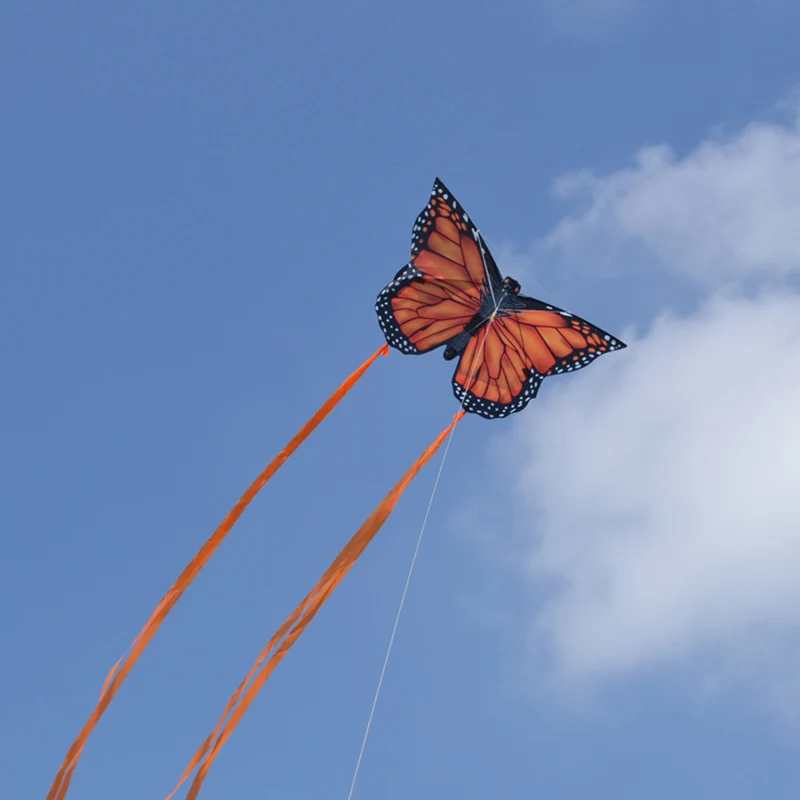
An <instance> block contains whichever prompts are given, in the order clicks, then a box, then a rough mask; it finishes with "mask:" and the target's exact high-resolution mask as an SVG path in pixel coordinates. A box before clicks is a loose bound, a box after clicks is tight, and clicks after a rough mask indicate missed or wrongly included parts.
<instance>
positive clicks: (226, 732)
mask: <svg viewBox="0 0 800 800" xmlns="http://www.w3.org/2000/svg"><path fill="white" fill-rule="evenodd" d="M464 413H465V412H464V411H459V412H458V414H456V416H455V418H454V420H453V422H452V423H451V424H450V425H448V426H447V428H445V429H444V430H443V431H442V432H441V433H440V434H439V436H438V437H437V438H436V440H435V441H434V442H433V444H431V446H430V447H429V448H428V449H427V450H426V451H425V452H424V453H423V454H422V455H421V456H420V457H419V458H418V459H417V461H416V462H415V463H414V465H413V466H412V467H411V469H409V470H408V472H406V474H405V475H404V476H403V477H402V478H401V479H400V481H399V482H398V483H397V484H396V485H395V487H394V488H393V489H392V490H391V491H390V492H389V494H387V495H386V497H384V499H383V500H382V501H381V502H380V504H379V505H378V507H377V508H376V509H375V510H374V511H373V512H372V514H370V516H369V517H368V518H367V520H366V521H365V522H364V524H363V525H362V526H361V527H360V528H359V529H358V531H356V533H355V534H354V535H353V538H352V539H350V541H349V542H348V543H347V544H346V545H345V546H344V548H343V549H342V551H341V552H340V553H339V555H338V556H337V557H336V558H335V559H334V561H333V563H332V564H331V565H330V567H328V569H327V571H326V572H325V574H324V575H323V576H322V577H321V578H320V579H319V581H318V582H317V585H316V586H315V587H314V588H313V589H312V590H311V591H310V592H309V594H308V595H307V596H306V598H305V599H304V600H303V602H302V603H300V605H299V606H297V608H296V609H295V610H294V611H293V612H292V613H291V615H290V616H289V617H288V619H287V620H286V621H285V622H284V623H283V625H281V627H280V628H279V629H278V630H277V631H276V632H275V634H274V635H273V636H272V638H271V639H270V640H269V641H268V642H267V644H266V647H264V649H263V650H262V651H261V654H260V655H259V656H258V658H257V659H256V662H255V664H253V666H252V668H251V669H250V672H249V673H248V674H247V677H246V678H245V679H244V680H243V681H242V682H241V683H240V684H239V687H238V688H237V689H236V691H235V692H234V693H233V695H232V696H231V699H230V700H229V701H228V704H227V706H226V707H225V710H224V712H223V714H222V716H221V717H220V720H219V722H218V723H217V726H216V727H215V728H214V730H213V732H212V733H211V735H210V736H209V737H208V738H207V739H206V740H205V741H204V742H203V744H202V745H201V746H200V748H199V749H198V750H197V752H196V753H195V754H194V757H193V758H192V760H191V761H190V762H189V766H188V767H187V768H186V770H185V771H184V773H183V775H182V776H181V779H180V781H179V782H178V784H177V785H176V786H175V788H174V789H173V790H172V791H171V792H170V793H169V795H167V798H166V800H172V797H173V796H174V795H175V793H176V792H177V791H178V789H179V788H180V787H181V785H182V784H183V783H184V782H185V781H186V780H187V779H188V777H189V776H190V775H191V774H192V772H193V771H194V769H195V768H196V767H197V766H198V765H200V768H199V769H198V771H197V774H196V775H195V778H194V781H193V782H192V785H191V787H190V788H189V792H188V794H187V795H186V800H195V798H196V797H197V795H198V793H199V792H200V789H201V787H202V785H203V782H204V781H205V778H206V775H207V774H208V770H209V769H210V768H211V765H212V764H213V763H214V759H216V757H217V756H218V755H219V752H220V750H221V749H222V747H223V746H224V745H225V742H226V741H227V740H228V738H229V737H230V735H231V733H233V731H234V729H235V728H236V726H237V725H238V724H239V722H240V721H241V719H242V717H243V716H244V715H245V713H246V712H247V709H248V708H249V707H250V705H251V703H252V702H253V700H254V699H255V698H256V695H257V694H258V693H259V692H260V691H261V689H262V688H263V686H264V684H265V683H266V682H267V679H268V678H269V676H270V675H271V674H272V673H273V671H274V670H275V668H276V667H277V666H278V664H279V663H280V662H281V660H282V659H283V657H284V656H285V655H286V653H288V652H289V650H290V649H291V647H292V645H293V644H294V643H295V642H296V641H297V640H298V639H299V638H300V636H301V634H302V633H303V631H305V629H306V628H307V627H308V625H309V623H310V622H311V620H312V619H314V617H315V616H316V614H317V612H318V611H319V610H320V608H322V606H323V605H324V604H325V602H326V601H327V599H328V598H329V597H330V595H331V594H332V593H333V591H334V589H336V587H337V586H338V585H339V584H340V583H341V582H342V579H343V578H344V576H345V575H346V574H347V573H348V572H349V571H350V569H351V567H352V566H353V565H354V564H355V563H356V561H357V560H358V558H359V557H360V556H361V554H362V553H363V552H364V550H366V548H367V545H369V543H370V542H371V541H372V540H373V539H374V538H375V535H376V534H377V533H378V531H379V530H380V529H381V527H382V526H383V524H384V522H386V520H387V519H388V518H389V515H390V514H391V513H392V511H394V508H395V506H396V505H397V502H398V500H399V499H400V497H401V495H402V494H403V492H404V491H405V490H406V489H407V488H408V486H409V484H410V483H411V481H413V480H414V478H415V477H416V476H417V474H418V473H419V472H420V470H422V468H423V467H424V466H425V465H426V464H427V463H428V462H429V461H430V460H431V458H433V456H434V455H435V453H436V451H437V450H438V449H439V448H440V447H441V446H442V444H443V443H444V441H445V439H446V438H447V437H448V435H449V434H450V433H452V431H453V429H454V428H455V426H456V425H457V424H458V423H459V422H460V421H461V419H462V417H463V416H464ZM284 637H285V638H284ZM281 640H283V641H281ZM273 650H274V652H272V651H273ZM270 653H272V654H271V655H270ZM265 662H266V663H265ZM256 673H257V674H256ZM248 684H250V685H249V686H248ZM229 714H230V717H229V718H228V715H229ZM226 718H227V721H226Z"/></svg>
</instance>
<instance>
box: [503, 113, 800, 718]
mask: <svg viewBox="0 0 800 800" xmlns="http://www.w3.org/2000/svg"><path fill="white" fill-rule="evenodd" d="M561 188H562V189H565V188H566V190H568V192H567V193H568V194H575V193H577V194H578V195H579V196H583V197H584V199H585V200H588V206H587V207H586V208H585V209H584V210H583V211H582V212H581V213H580V214H579V215H577V216H576V217H575V218H573V219H571V220H568V221H566V222H564V223H562V224H561V225H559V226H558V228H557V229H556V231H555V233H554V234H553V236H552V237H550V240H549V246H550V247H558V248H566V249H567V251H568V252H570V253H571V257H573V258H575V257H578V258H579V257H580V256H581V255H582V253H583V252H586V253H587V254H591V258H592V261H594V259H595V256H596V253H597V250H598V249H599V248H600V247H601V246H605V247H608V248H618V247H619V246H620V245H621V244H622V243H624V242H627V241H630V240H635V241H636V242H637V244H638V245H639V247H640V249H641V252H642V253H643V254H646V253H648V252H649V253H651V254H655V255H656V256H657V257H658V259H659V260H660V261H661V263H662V264H663V265H664V266H665V268H667V269H669V270H672V271H675V272H679V273H688V274H690V275H692V276H693V277H695V278H697V279H698V280H699V281H701V282H702V285H703V286H704V287H705V288H706V289H711V291H710V292H706V293H705V296H706V299H705V300H702V301H701V304H702V310H701V311H699V312H698V313H696V314H695V315H693V316H685V317H677V316H674V315H669V314H665V315H664V316H662V317H661V318H660V319H658V320H657V321H656V322H655V323H654V324H653V326H652V328H651V330H650V331H649V332H648V333H647V334H646V335H644V336H643V337H641V338H638V339H634V338H631V337H626V335H625V333H626V332H625V331H619V333H620V335H622V338H623V339H625V340H626V341H628V344H629V348H628V349H627V350H625V351H623V352H622V353H616V354H612V355H609V356H605V357H604V358H603V359H601V361H600V363H598V364H597V365H594V366H592V367H590V368H589V369H587V370H584V371H582V372H581V373H578V374H576V375H573V376H570V377H569V380H567V379H561V378H553V379H550V380H548V381H547V383H546V385H545V387H544V389H545V390H543V391H542V393H541V395H540V400H539V401H537V408H536V409H535V413H527V414H525V415H521V416H520V417H519V418H518V420H517V421H516V423H515V426H514V429H513V431H512V434H513V439H514V448H515V450H516V451H517V452H519V451H520V450H522V451H523V458H522V464H523V467H522V471H521V473H520V478H519V482H518V485H517V486H516V493H515V495H516V502H517V504H518V512H519V515H518V518H519V520H520V521H521V525H523V526H524V527H526V528H527V537H528V539H527V540H528V555H527V556H526V559H527V564H528V565H529V568H530V571H531V575H532V580H531V586H532V587H533V588H534V590H535V591H536V595H537V596H536V599H535V603H534V605H533V615H534V619H533V621H532V624H531V628H532V630H533V633H534V636H535V642H536V645H537V648H539V649H541V648H542V646H543V645H546V647H547V652H548V653H549V657H550V661H551V662H552V667H553V677H554V678H555V679H556V680H558V681H560V682H562V683H563V684H565V685H567V686H570V687H572V688H576V687H577V686H587V687H589V686H592V685H596V684H598V683H601V682H603V681H606V680H608V679H613V678H621V677H625V676H629V675H633V674H640V673H643V672H645V671H651V670H657V669H664V668H665V667H679V668H681V669H686V668H689V669H691V668H692V667H695V668H698V665H700V664H702V665H703V666H704V668H706V669H708V668H709V667H713V670H712V673H711V674H713V676H714V679H715V680H717V681H718V682H719V683H722V684H727V683H729V682H731V681H735V682H737V683H739V684H740V685H747V686H749V687H750V688H751V690H753V695H754V696H758V697H761V698H762V700H763V699H765V698H766V699H767V700H768V701H769V702H770V703H774V704H776V705H777V706H781V707H782V710H783V711H784V713H788V714H789V715H795V716H796V717H797V718H800V357H799V356H798V354H800V294H796V293H793V292H792V291H790V290H788V289H786V288H779V285H780V279H782V278H784V277H786V276H788V275H790V274H792V273H795V272H800V129H797V128H782V127H779V126H775V125H752V126H750V127H748V128H747V129H746V130H745V131H744V132H743V133H741V135H739V136H737V137H735V138H733V139H729V140H728V141H724V142H723V141H716V140H715V141H711V142H707V143H705V144H703V145H701V146H700V147H698V148H697V149H696V150H695V151H694V152H693V153H691V154H690V155H688V156H687V157H686V158H684V159H682V160H679V159H676V158H675V157H674V156H673V155H671V154H670V153H669V151H668V150H667V149H666V148H654V149H649V150H645V151H642V152H641V153H640V154H639V156H638V158H637V166H636V167H635V168H633V169H630V170H626V171H623V172H619V173H616V174H614V175H611V176H609V177H606V178H596V177H594V176H591V175H588V174H586V173H584V174H582V175H581V176H579V177H577V178H576V177H574V176H573V177H572V178H570V180H568V181H564V182H562V184H561ZM592 261H590V262H589V263H592ZM764 278H768V279H770V280H764ZM752 279H756V280H757V281H758V282H760V283H761V284H762V288H761V290H760V291H759V292H755V293H754V292H753V291H752V289H753V286H752V285H750V287H749V291H750V294H751V295H752V296H750V297H747V296H745V295H744V293H742V292H740V291H737V290H735V289H734V290H733V291H731V289H730V287H729V286H728V284H730V283H731V282H732V281H734V280H738V281H741V282H744V281H750V282H752ZM767 285H769V288H766V289H765V288H764V287H765V286H767ZM530 520H534V523H533V524H531V523H530V522H529V521H530ZM543 587H544V589H545V592H544V595H545V596H544V598H542V590H543ZM706 674H709V672H706Z"/></svg>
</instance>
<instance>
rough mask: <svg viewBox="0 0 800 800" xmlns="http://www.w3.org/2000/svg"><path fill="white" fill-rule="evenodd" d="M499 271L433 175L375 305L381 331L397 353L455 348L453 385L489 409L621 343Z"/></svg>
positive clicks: (514, 403) (498, 411) (471, 407)
mask: <svg viewBox="0 0 800 800" xmlns="http://www.w3.org/2000/svg"><path fill="white" fill-rule="evenodd" d="M519 291H520V285H519V284H518V283H517V282H516V281H515V280H514V279H513V278H503V277H501V275H500V270H499V269H498V268H497V264H496V263H495V260H494V258H492V254H491V253H490V252H489V248H488V247H487V246H486V243H485V242H484V241H483V237H482V236H481V235H480V233H479V231H478V229H477V228H476V227H475V225H474V224H473V222H472V221H471V220H470V218H469V217H468V216H467V214H466V212H465V211H464V209H463V208H462V207H461V206H459V204H458V202H457V201H456V199H455V197H453V194H452V192H450V191H449V190H448V189H447V187H446V186H445V185H444V184H443V183H442V182H441V181H440V180H439V179H438V178H437V179H436V181H435V183H434V184H433V191H432V192H431V200H430V202H429V203H428V205H427V206H426V207H425V208H424V209H423V211H422V212H421V213H420V215H419V216H418V217H417V221H416V224H415V225H414V232H413V235H412V238H411V261H409V263H408V264H407V265H406V266H405V267H403V269H401V270H400V271H399V272H398V273H397V275H395V277H394V280H393V281H392V282H391V283H390V284H389V285H388V286H387V287H386V288H385V289H384V290H383V291H382V292H381V293H380V295H379V296H378V302H377V304H376V306H375V308H376V310H377V312H378V321H379V322H380V326H381V328H382V329H383V333H384V335H385V336H386V341H387V342H388V343H389V344H390V345H391V346H392V347H396V348H397V349H398V350H400V351H401V352H403V353H412V354H414V355H418V354H422V353H428V352H430V351H431V350H435V349H436V348H438V347H442V346H444V348H445V350H444V357H445V360H447V361H451V360H453V359H455V358H458V366H457V367H456V371H455V374H454V375H453V391H454V392H455V395H456V397H457V398H458V400H459V401H460V402H461V405H462V408H463V409H464V410H465V411H471V412H474V413H476V414H480V416H482V417H485V418H487V419H494V418H497V417H506V416H508V415H509V414H512V413H514V412H515V411H521V410H522V409H523V408H525V406H526V405H528V403H529V402H530V401H531V400H532V399H533V398H534V397H536V393H537V392H538V391H539V386H540V385H541V383H542V380H543V379H544V378H546V377H547V376H548V375H557V374H559V373H561V372H571V371H573V370H576V369H580V368H581V367H585V366H587V365H588V364H590V363H591V362H592V361H594V359H595V358H597V356H599V355H602V354H603V353H608V352H610V351H611V350H619V349H621V348H623V347H625V345H624V344H623V343H622V342H620V341H619V340H618V339H615V338H614V337H613V336H610V335H609V334H607V333H606V332H605V331H603V330H600V328H597V327H595V326H594V325H592V324H591V323H590V322H586V320H583V319H581V318H580V317H576V316H575V315H574V314H570V313H569V312H568V311H564V310H562V309H560V308H556V307H555V306H551V305H549V304H547V303H543V302H542V301H541V300H534V299H533V298H532V297H525V296H524V295H521V294H520V293H519Z"/></svg>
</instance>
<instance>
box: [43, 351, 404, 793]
mask: <svg viewBox="0 0 800 800" xmlns="http://www.w3.org/2000/svg"><path fill="white" fill-rule="evenodd" d="M388 355H389V345H384V346H383V347H381V348H380V349H379V350H377V351H376V352H375V353H374V354H373V355H372V356H370V357H369V358H368V359H367V360H366V361H365V362H364V363H363V364H362V365H361V366H360V367H359V368H358V369H357V370H356V371H355V372H354V373H353V374H352V375H350V377H348V378H347V380H345V381H344V383H342V385H341V386H339V388H338V389H337V390H336V391H335V392H334V393H333V394H332V395H331V396H330V397H329V398H328V400H327V401H326V402H325V403H323V405H322V406H321V407H320V409H319V411H317V413H316V414H314V416H313V417H311V419H310V420H309V421H308V422H307V423H306V424H305V425H304V426H303V427H302V428H301V429H300V431H299V432H298V433H297V434H296V435H295V437H294V438H293V439H292V440H291V441H290V442H289V444H287V445H286V447H284V448H283V450H281V452H280V453H278V455H277V456H276V457H275V458H274V459H273V460H272V462H271V463H270V464H269V465H268V466H267V467H266V469H264V471H263V472H262V473H261V474H260V475H259V476H258V477H257V478H256V479H255V480H254V481H253V483H252V484H251V485H250V488H249V489H248V490H247V491H246V492H245V493H244V494H243V495H242V496H241V498H239V501H238V502H237V503H236V505H235V506H234V507H233V508H232V509H231V510H230V511H229V512H228V515H227V516H226V517H225V519H223V520H222V522H221V523H220V525H219V527H218V528H217V529H216V530H215V531H214V533H213V534H212V535H211V536H210V537H209V539H208V540H207V541H206V543H205V544H204V545H203V546H202V547H201V548H200V550H199V551H198V552H197V554H196V555H195V557H194V558H193V559H192V560H191V561H190V562H189V564H188V565H187V566H186V568H185V569H184V570H183V572H182V573H181V574H180V576H179V577H178V579H177V580H176V581H175V583H173V584H172V586H171V587H170V589H169V591H168V592H167V593H166V594H165V595H164V597H163V598H162V599H161V602H160V603H159V604H158V606H157V607H156V609H155V611H153V613H152V614H151V616H150V619H148V620H147V622H146V624H145V626H144V627H143V628H142V630H141V631H140V632H139V634H138V636H137V637H136V638H135V639H134V640H133V642H132V643H131V645H130V647H129V648H128V650H127V652H126V653H125V654H124V655H123V656H122V658H121V659H120V660H119V661H117V663H116V664H114V666H113V667H112V668H111V672H109V674H108V677H107V678H106V680H105V682H104V683H103V688H102V690H101V692H100V699H99V700H98V702H97V705H96V706H95V709H94V711H93V712H92V715H91V716H90V717H89V719H88V720H87V721H86V724H85V725H84V726H83V729H82V730H81V732H80V734H79V735H78V737H77V739H75V741H74V742H73V744H72V747H70V749H69V751H68V752H67V755H66V756H65V757H64V761H63V762H62V764H61V768H60V769H59V771H58V774H57V775H56V778H55V780H54V781H53V785H52V786H51V787H50V791H49V792H48V794H47V800H64V798H65V797H66V795H67V791H68V789H69V785H70V782H71V781H72V775H73V773H74V771H75V767H76V766H77V764H78V760H79V759H80V756H81V753H82V752H83V748H84V747H85V746H86V741H87V740H88V738H89V736H90V735H91V733H92V731H93V730H94V728H95V726H96V725H97V723H98V722H99V720H100V718H101V717H102V716H103V714H104V713H105V710H106V709H107V708H108V706H109V704H110V703H111V701H112V700H113V698H114V695H116V693H117V691H118V690H119V687H120V686H121V685H122V684H123V682H124V681H125V678H127V677H128V674H129V673H130V671H131V670H132V669H133V666H134V664H135V663H136V662H137V661H138V660H139V657H140V656H141V655H142V653H143V652H144V651H145V649H146V648H147V645H148V644H149V643H150V640H151V639H152V638H153V636H155V634H156V631H157V630H158V629H159V627H161V623H162V622H163V621H164V620H165V619H166V617H167V615H168V614H169V612H170V611H172V609H173V608H174V607H175V604H176V603H177V602H178V600H180V598H181V596H182V595H183V593H184V592H185V591H186V589H187V588H188V587H189V584H191V582H192V581H193V580H194V579H195V578H196V577H197V575H198V573H199V572H200V570H201V569H203V567H204V566H205V565H206V564H207V563H208V561H209V560H210V558H211V556H213V555H214V553H215V552H216V550H217V548H218V547H219V546H220V545H221V544H222V542H223V541H224V539H225V537H226V536H227V535H228V534H229V533H230V531H231V528H233V526H234V525H235V524H236V522H237V521H238V519H239V517H241V516H242V513H243V512H244V510H245V509H246V508H247V506H248V505H250V503H251V501H252V500H253V498H254V497H255V496H256V495H257V494H258V492H259V491H260V490H261V489H262V488H263V487H264V484H266V482H267V481H268V480H269V479H270V478H271V477H272V476H273V475H274V474H275V473H276V472H277V471H278V470H279V469H280V468H281V467H282V466H283V464H284V463H285V462H286V460H287V459H288V458H289V456H291V455H292V453H294V451H295V450H297V448H298V447H299V446H300V445H301V444H302V443H303V442H304V441H305V440H306V439H307V438H308V436H309V435H310V434H311V433H312V432H313V431H314V429H315V428H316V427H317V426H318V425H319V424H320V423H321V422H322V420H324V419H325V417H327V416H328V414H330V412H331V411H332V410H333V409H334V407H335V406H336V405H337V404H338V403H339V401H340V400H342V398H343V397H344V396H345V395H346V394H347V393H348V392H349V391H350V390H351V389H352V388H353V386H355V384H356V383H357V382H358V381H359V379H360V378H361V377H362V376H363V375H364V373H365V372H366V371H367V370H368V369H369V368H370V367H371V366H372V364H373V362H374V361H375V360H376V359H377V358H378V357H379V356H388Z"/></svg>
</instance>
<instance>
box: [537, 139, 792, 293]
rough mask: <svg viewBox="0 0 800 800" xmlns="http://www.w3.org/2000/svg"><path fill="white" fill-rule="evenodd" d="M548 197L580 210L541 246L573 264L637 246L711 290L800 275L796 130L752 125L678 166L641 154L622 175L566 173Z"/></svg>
mask: <svg viewBox="0 0 800 800" xmlns="http://www.w3.org/2000/svg"><path fill="white" fill-rule="evenodd" d="M556 191H557V193H558V194H559V195H560V196H562V197H564V198H569V199H574V200H578V201H580V202H582V203H583V205H584V206H585V208H584V210H583V211H582V212H581V213H579V214H577V215H576V216H574V217H573V218H571V219H567V220H565V221H564V222H562V223H561V224H560V225H559V226H558V227H557V229H556V230H555V231H554V232H553V234H552V235H551V236H550V237H549V239H548V242H547V243H548V245H549V246H550V247H557V248H560V249H563V250H566V251H567V252H568V253H570V254H571V255H572V256H573V257H576V256H577V257H580V256H581V255H582V254H583V253H585V254H587V255H588V254H589V253H592V254H593V256H594V257H595V258H597V253H598V251H605V252H606V253H608V252H611V251H613V252H619V250H620V247H621V246H622V245H625V244H633V245H639V246H641V247H643V248H644V249H645V250H649V251H651V252H652V253H653V254H655V255H656V256H657V258H658V259H659V260H660V262H661V264H662V265H663V266H664V267H666V268H667V269H669V270H671V271H674V272H679V273H684V274H686V275H689V276H691V277H692V278H694V279H696V280H697V281H699V282H701V283H704V284H715V285H716V284H719V283H722V282H726V281H731V282H736V281H739V280H741V279H742V278H743V277H744V276H746V275H753V274H758V275H762V276H767V275H770V276H775V275H778V276H782V275H787V274H790V273H793V272H800V223H799V222H798V221H800V124H798V125H792V126H782V125H774V124H764V123H758V124H753V125H750V126H749V127H748V128H746V129H745V130H744V131H742V132H740V133H739V134H738V135H737V136H735V137H732V138H728V139H714V140H711V141H707V142H705V143H703V144H702V145H700V146H699V147H698V148H697V149H696V150H694V151H693V152H692V153H690V154H689V155H688V156H686V157H685V158H683V159H678V158H676V156H675V154H674V153H673V152H672V151H671V150H670V148H669V147H667V146H664V145H662V146H658V147H648V148H644V149H642V150H640V151H639V153H638V154H637V155H636V158H635V164H634V166H633V167H632V168H630V169H625V170H621V171H619V172H616V173H613V174H611V175H608V176H605V177H597V176H596V175H594V174H593V173H592V172H590V171H583V172H578V173H574V174H572V175H568V176H565V177H564V178H562V179H561V180H560V181H559V182H558V184H557V186H556Z"/></svg>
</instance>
